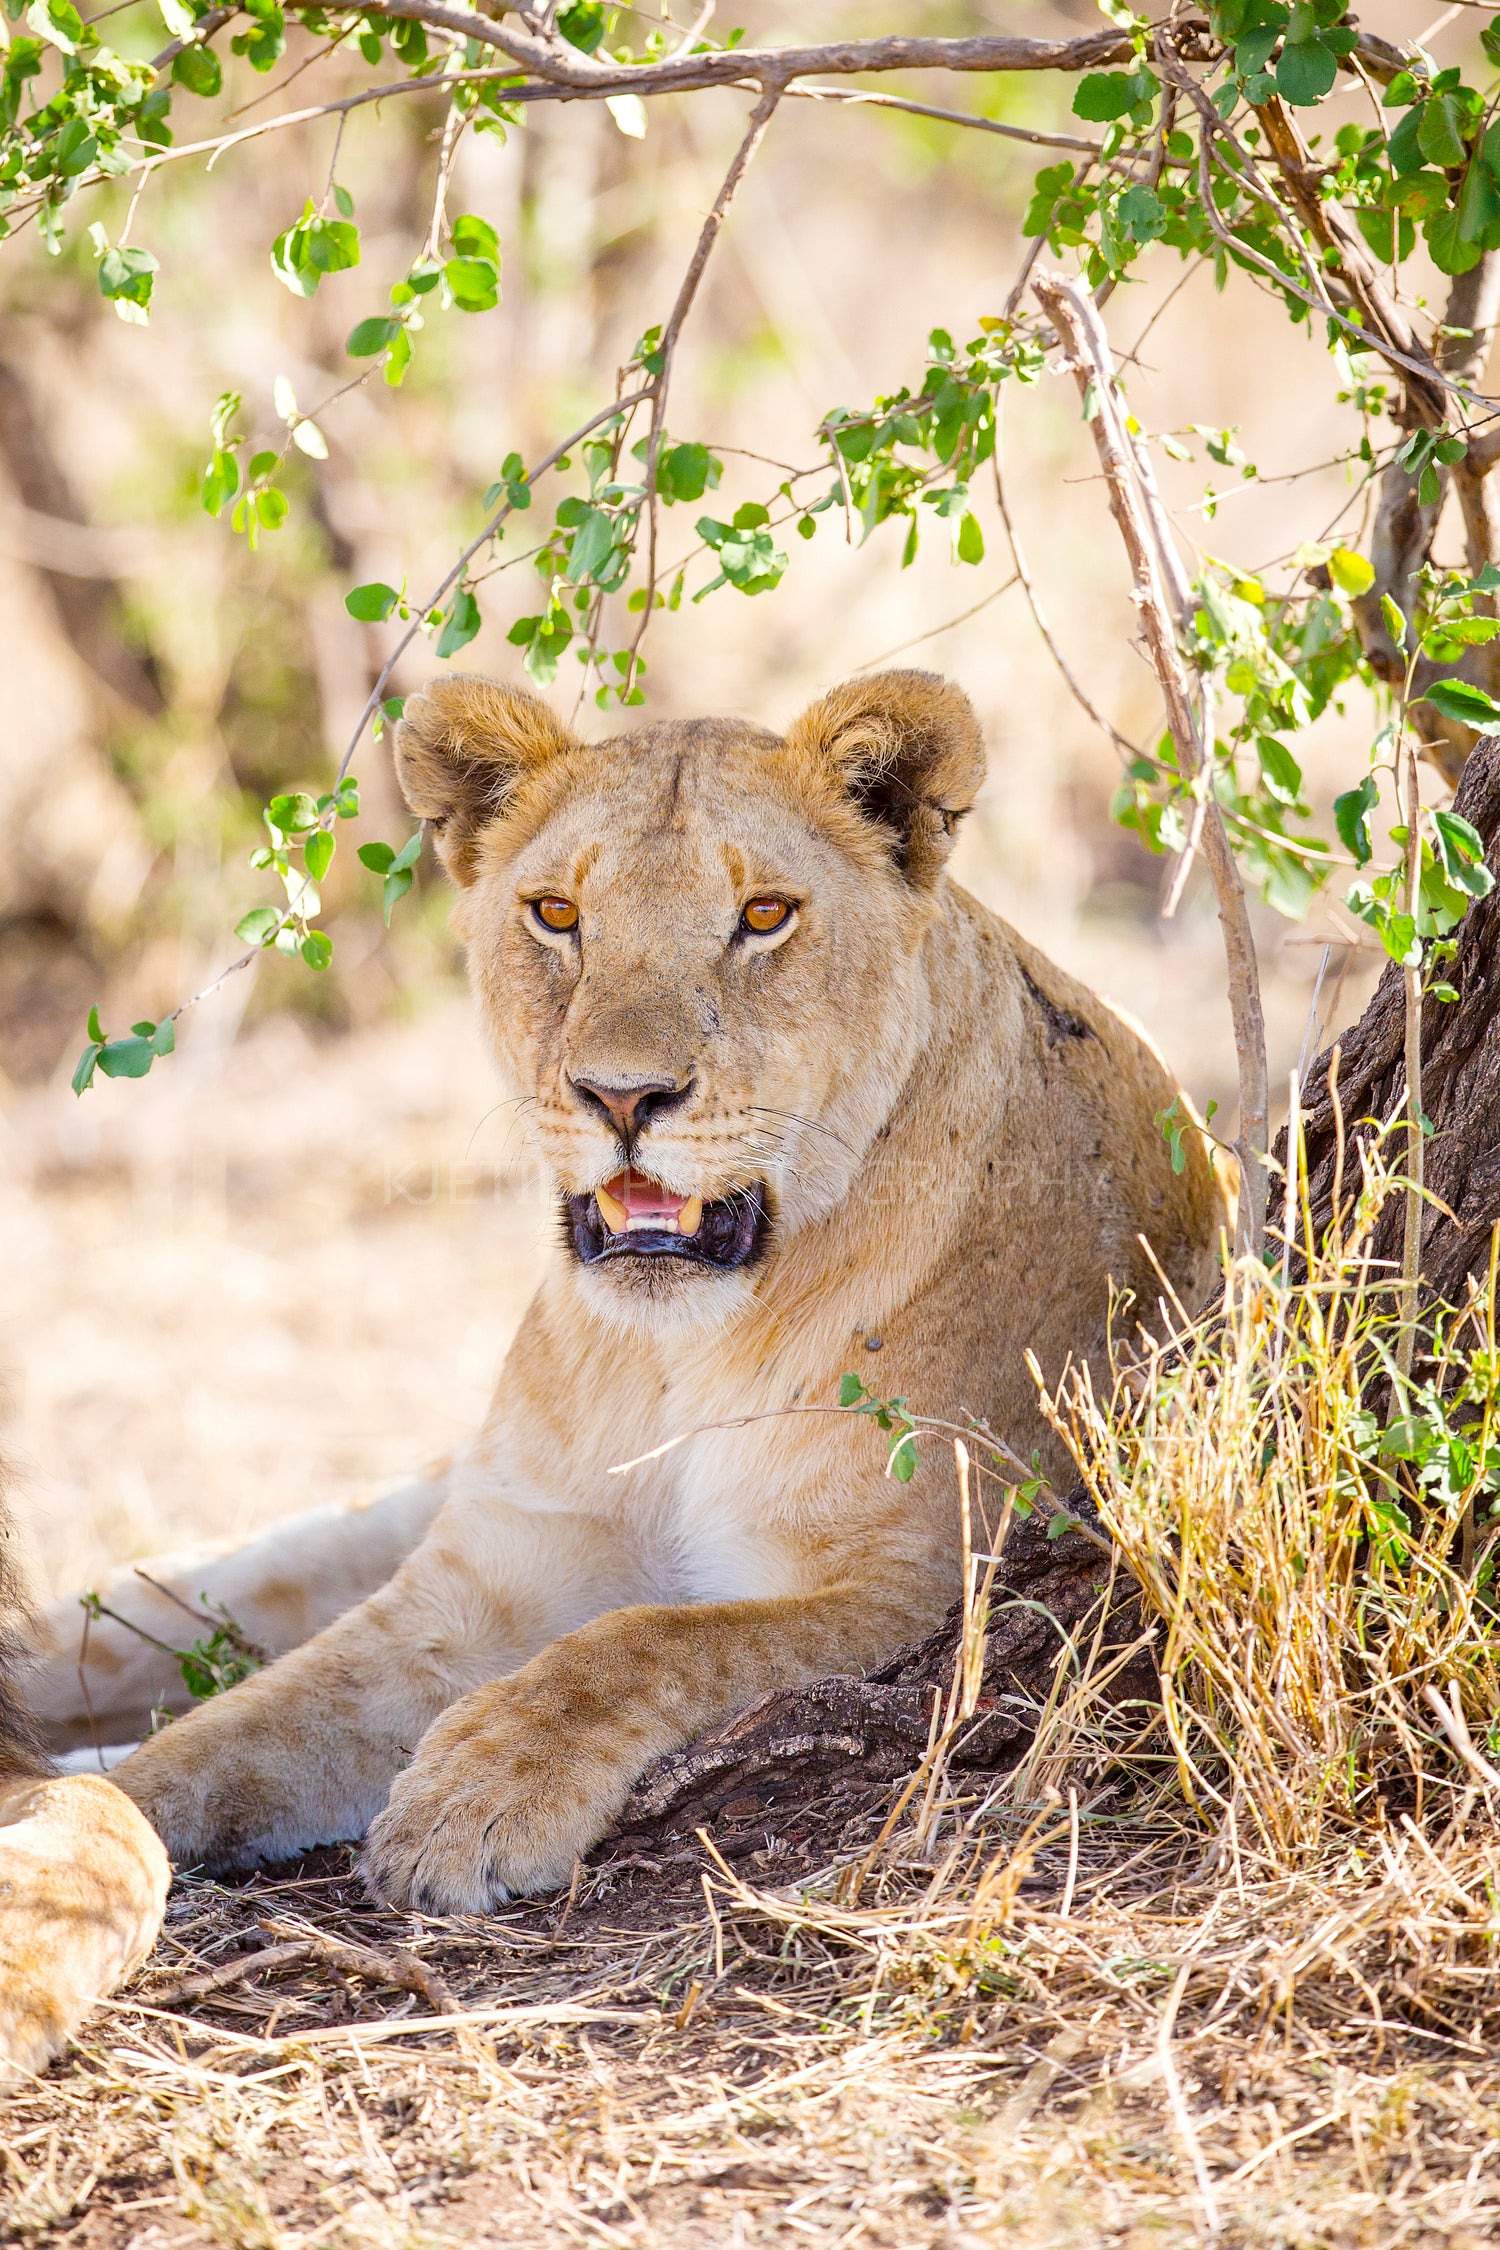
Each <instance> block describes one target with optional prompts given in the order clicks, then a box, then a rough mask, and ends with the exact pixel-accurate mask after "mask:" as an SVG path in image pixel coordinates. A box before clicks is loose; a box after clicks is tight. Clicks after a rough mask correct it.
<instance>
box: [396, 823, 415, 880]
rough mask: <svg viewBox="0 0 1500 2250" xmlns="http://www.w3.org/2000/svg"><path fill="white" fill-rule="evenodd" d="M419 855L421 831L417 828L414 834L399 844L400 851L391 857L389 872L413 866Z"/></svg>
mask: <svg viewBox="0 0 1500 2250" xmlns="http://www.w3.org/2000/svg"><path fill="white" fill-rule="evenodd" d="M421 856H422V831H421V829H420V828H419V829H417V831H416V832H415V834H414V835H411V836H408V837H407V839H406V842H405V843H404V844H403V845H402V846H401V849H400V851H399V852H397V853H396V855H395V857H394V858H393V859H392V861H391V868H390V871H391V873H392V874H396V873H398V872H400V871H401V870H402V869H404V868H408V867H415V866H416V864H417V861H418V860H419V859H420V858H421Z"/></svg>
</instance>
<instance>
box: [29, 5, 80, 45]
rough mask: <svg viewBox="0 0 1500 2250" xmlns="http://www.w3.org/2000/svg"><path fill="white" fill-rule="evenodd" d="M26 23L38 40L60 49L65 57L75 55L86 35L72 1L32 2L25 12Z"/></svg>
mask: <svg viewBox="0 0 1500 2250" xmlns="http://www.w3.org/2000/svg"><path fill="white" fill-rule="evenodd" d="M26 21H27V22H28V23H29V24H30V26H31V28H32V30H33V31H34V32H35V33H36V34H37V37H38V38H39V39H45V40H46V41H47V43H48V44H49V46H53V47H60V48H61V49H62V51H63V53H64V54H65V55H76V54H77V52H78V50H79V48H80V47H81V46H82V45H83V43H84V40H85V38H86V37H87V33H86V32H85V29H84V22H83V18H82V16H81V15H80V14H79V13H78V10H77V9H76V8H75V7H74V6H73V0H33V5H32V6H31V7H29V8H28V9H27V11H26Z"/></svg>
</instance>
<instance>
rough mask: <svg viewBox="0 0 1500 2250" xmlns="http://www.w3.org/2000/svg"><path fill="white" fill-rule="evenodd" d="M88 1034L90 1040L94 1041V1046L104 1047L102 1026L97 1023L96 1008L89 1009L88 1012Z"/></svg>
mask: <svg viewBox="0 0 1500 2250" xmlns="http://www.w3.org/2000/svg"><path fill="white" fill-rule="evenodd" d="M88 1032H89V1037H90V1039H92V1040H93V1041H94V1043H95V1045H96V1046H100V1047H102V1046H103V1045H104V1026H103V1025H102V1024H101V1023H100V1021H99V1011H98V1009H97V1008H90V1010H89V1023H88Z"/></svg>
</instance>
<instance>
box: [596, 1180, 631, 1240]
mask: <svg viewBox="0 0 1500 2250" xmlns="http://www.w3.org/2000/svg"><path fill="white" fill-rule="evenodd" d="M594 1201H595V1202H596V1203H597V1204H598V1206H599V1216H600V1217H601V1218H602V1219H603V1221H604V1224H605V1225H606V1226H607V1227H608V1229H609V1231H610V1233H611V1234H623V1233H624V1232H625V1230H626V1228H627V1227H628V1226H629V1225H630V1213H629V1212H628V1211H627V1210H626V1208H625V1206H624V1204H623V1203H621V1202H620V1200H619V1198H618V1197H617V1196H613V1195H611V1194H610V1192H609V1190H608V1188H595V1190H594Z"/></svg>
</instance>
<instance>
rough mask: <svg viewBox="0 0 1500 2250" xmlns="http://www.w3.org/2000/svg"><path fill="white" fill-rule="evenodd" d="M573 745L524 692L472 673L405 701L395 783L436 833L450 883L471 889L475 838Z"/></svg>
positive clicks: (548, 713)
mask: <svg viewBox="0 0 1500 2250" xmlns="http://www.w3.org/2000/svg"><path fill="white" fill-rule="evenodd" d="M574 747H576V738H575V737H574V736H573V735H571V734H569V732H568V730H567V728H566V727H565V726H563V724H562V723H561V721H560V720H559V719H557V718H555V717H554V716H553V714H552V712H551V711H550V710H549V709H548V708H547V706H546V704H545V703H543V701H542V700H541V697H540V696H536V695H532V694H530V693H529V692H528V690H527V689H525V688H513V687H506V686H505V685H504V683H503V682H502V681H500V680H481V679H478V678H476V677H474V676H473V675H472V674H465V673H459V674H457V675H456V676H454V677H450V678H448V679H443V680H434V681H432V682H431V684H430V685H429V686H427V687H425V688H423V689H422V691H421V693H420V694H419V695H411V696H408V697H407V699H406V708H405V710H404V712H403V713H402V716H401V722H400V724H399V726H398V727H397V729H396V741H395V755H396V777H397V779H398V780H399V782H400V784H401V791H402V794H403V796H404V797H405V799H406V802H407V803H408V805H410V807H411V809H412V811H413V812H414V813H415V814H416V815H417V817H418V819H419V820H430V821H431V822H432V824H433V826H434V828H435V829H436V830H437V840H438V850H439V852H440V854H441V856H442V860H443V864H444V866H445V867H446V868H447V870H448V872H449V874H450V875H451V876H452V877H453V880H454V882H455V883H465V884H467V883H472V882H473V880H474V876H475V872H476V868H477V846H478V842H479V838H480V836H481V835H482V834H483V833H484V830H485V829H486V828H487V827H488V826H489V824H490V822H491V821H492V820H494V819H495V818H496V817H497V815H498V814H500V813H502V812H503V811H504V810H505V803H506V799H507V798H508V797H509V796H510V794H511V792H512V791H513V790H514V788H515V786H516V784H517V783H518V782H519V781H521V780H523V779H524V777H525V776H526V775H527V774H528V773H534V772H535V770H536V768H537V767H538V766H540V765H543V764H545V762H546V761H547V759H549V758H554V757H556V756H557V754H558V752H559V751H562V750H568V749H572V748H574Z"/></svg>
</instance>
